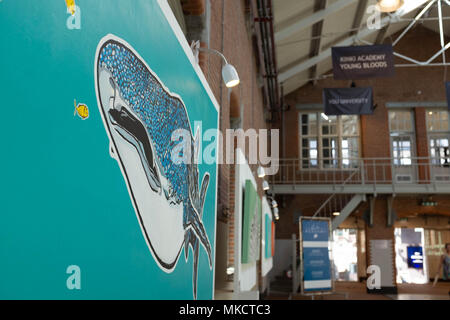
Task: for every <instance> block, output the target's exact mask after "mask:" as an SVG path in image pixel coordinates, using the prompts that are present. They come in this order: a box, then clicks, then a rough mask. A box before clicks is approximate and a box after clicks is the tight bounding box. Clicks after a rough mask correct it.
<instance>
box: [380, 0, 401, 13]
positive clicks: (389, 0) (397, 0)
mask: <svg viewBox="0 0 450 320" xmlns="http://www.w3.org/2000/svg"><path fill="white" fill-rule="evenodd" d="M403 4H404V0H378V3H377V8H378V10H379V11H381V12H394V11H397V10H398V9H400V7H401V6H403Z"/></svg>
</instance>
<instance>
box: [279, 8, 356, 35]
mask: <svg viewBox="0 0 450 320" xmlns="http://www.w3.org/2000/svg"><path fill="white" fill-rule="evenodd" d="M355 2H356V0H339V1H337V2H335V3H333V4H332V5H330V6H328V7H327V8H326V9H323V10H320V11H317V12H316V13H314V14H312V15H310V16H309V17H307V18H305V19H302V20H300V21H298V22H296V23H294V24H292V25H290V26H289V27H286V28H284V29H282V30H279V31H277V32H275V42H280V41H283V40H284V39H287V38H289V37H290V36H292V35H294V34H296V33H297V32H299V31H301V30H303V29H305V28H308V27H310V26H311V25H313V24H315V23H317V22H319V21H321V20H323V19H325V18H326V17H327V16H329V15H330V14H333V13H335V12H337V11H340V10H341V9H343V8H345V7H347V6H349V5H350V4H352V3H355Z"/></svg>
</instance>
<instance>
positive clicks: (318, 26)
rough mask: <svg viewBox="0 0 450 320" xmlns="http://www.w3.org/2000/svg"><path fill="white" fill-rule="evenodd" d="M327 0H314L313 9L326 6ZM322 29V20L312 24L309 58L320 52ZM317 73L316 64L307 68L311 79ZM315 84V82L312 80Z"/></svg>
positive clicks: (318, 9)
mask: <svg viewBox="0 0 450 320" xmlns="http://www.w3.org/2000/svg"><path fill="white" fill-rule="evenodd" d="M327 2H328V0H316V2H315V5H314V11H315V12H317V11H320V10H323V9H325V8H326V6H327ZM322 29H323V20H321V21H319V22H317V23H315V24H314V25H313V26H312V34H311V36H312V38H313V39H312V40H311V47H310V51H309V56H310V58H312V57H315V56H317V55H318V54H319V53H320V47H321V42H322V41H321V40H322V38H321V35H322ZM316 75H317V65H314V66H312V67H311V69H310V70H309V77H310V78H311V79H314V78H315V77H316ZM314 84H315V82H314Z"/></svg>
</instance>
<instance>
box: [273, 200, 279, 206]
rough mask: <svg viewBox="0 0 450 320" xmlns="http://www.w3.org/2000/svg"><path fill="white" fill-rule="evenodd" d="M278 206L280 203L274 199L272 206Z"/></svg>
mask: <svg viewBox="0 0 450 320" xmlns="http://www.w3.org/2000/svg"><path fill="white" fill-rule="evenodd" d="M276 207H278V203H277V202H276V201H275V200H272V208H276Z"/></svg>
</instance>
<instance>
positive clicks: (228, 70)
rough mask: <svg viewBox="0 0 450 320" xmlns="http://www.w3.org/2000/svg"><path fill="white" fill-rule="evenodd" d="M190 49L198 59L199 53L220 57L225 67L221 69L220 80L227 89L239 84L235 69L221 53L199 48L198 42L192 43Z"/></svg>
mask: <svg viewBox="0 0 450 320" xmlns="http://www.w3.org/2000/svg"><path fill="white" fill-rule="evenodd" d="M191 48H192V51H193V53H194V56H195V57H198V52H199V51H203V52H209V53H214V54H216V55H218V56H220V57H222V59H223V61H224V62H225V65H224V66H223V68H222V79H223V81H224V82H225V85H226V86H227V88H233V87H235V86H237V85H238V84H239V83H240V82H241V80H240V79H239V75H238V73H237V71H236V68H235V67H233V66H232V65H231V64H229V63H228V61H227V59H226V58H225V56H224V55H223V54H222V53H221V52H219V51H217V50H214V49H209V48H202V47H200V41H196V42H194V43H192V45H191ZM197 62H198V61H197Z"/></svg>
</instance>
